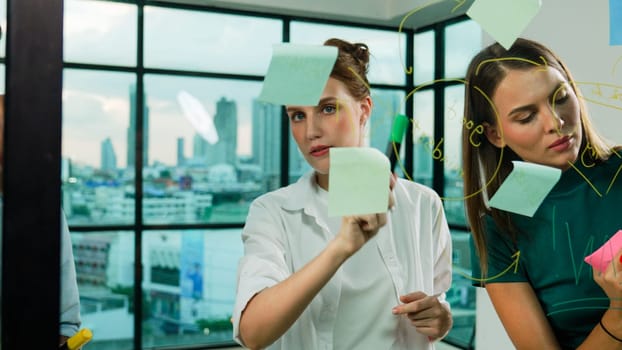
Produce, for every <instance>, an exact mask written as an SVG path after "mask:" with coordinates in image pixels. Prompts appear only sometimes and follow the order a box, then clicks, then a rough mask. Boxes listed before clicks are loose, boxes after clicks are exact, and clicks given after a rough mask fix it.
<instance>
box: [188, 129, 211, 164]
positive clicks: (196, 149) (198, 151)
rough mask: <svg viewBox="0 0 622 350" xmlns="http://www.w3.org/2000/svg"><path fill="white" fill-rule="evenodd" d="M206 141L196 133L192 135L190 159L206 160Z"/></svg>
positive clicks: (196, 161) (197, 161) (196, 160)
mask: <svg viewBox="0 0 622 350" xmlns="http://www.w3.org/2000/svg"><path fill="white" fill-rule="evenodd" d="M207 146H208V143H207V141H206V140H205V139H204V138H203V137H202V136H201V135H199V134H198V133H195V134H194V136H193V137H192V159H193V161H194V162H195V163H200V162H206V161H207V152H208V149H207Z"/></svg>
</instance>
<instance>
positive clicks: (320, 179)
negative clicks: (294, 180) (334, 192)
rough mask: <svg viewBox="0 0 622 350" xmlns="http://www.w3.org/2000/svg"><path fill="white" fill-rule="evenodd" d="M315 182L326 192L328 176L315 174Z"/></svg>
mask: <svg viewBox="0 0 622 350" xmlns="http://www.w3.org/2000/svg"><path fill="white" fill-rule="evenodd" d="M315 182H317V184H318V186H320V187H321V188H322V189H324V190H325V191H328V174H320V173H318V172H316V173H315Z"/></svg>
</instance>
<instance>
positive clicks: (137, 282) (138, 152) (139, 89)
mask: <svg viewBox="0 0 622 350" xmlns="http://www.w3.org/2000/svg"><path fill="white" fill-rule="evenodd" d="M137 5H138V9H137V10H138V11H137V16H138V18H137V21H136V25H137V33H136V34H137V35H136V40H137V43H136V95H135V96H134V98H135V99H136V101H135V102H136V103H135V106H136V111H134V115H135V116H136V124H135V125H136V128H135V138H134V139H135V144H134V159H135V164H134V167H135V169H134V187H135V188H134V193H135V196H134V224H135V230H134V349H136V350H140V349H142V344H143V339H142V338H143V332H142V329H143V327H142V318H143V317H142V316H143V307H142V305H143V300H142V298H143V285H142V281H143V266H142V244H143V243H142V241H143V239H142V236H143V161H144V162H147V163H148V162H149V159H143V155H144V154H145V152H143V149H144V147H149V145H145V144H144V142H143V140H144V138H143V135H144V133H145V132H149V130H143V129H144V120H145V118H146V116H145V115H144V111H145V108H144V104H145V103H146V101H145V93H144V8H145V5H144V0H138V1H137ZM130 114H131V112H130ZM128 147H130V145H128Z"/></svg>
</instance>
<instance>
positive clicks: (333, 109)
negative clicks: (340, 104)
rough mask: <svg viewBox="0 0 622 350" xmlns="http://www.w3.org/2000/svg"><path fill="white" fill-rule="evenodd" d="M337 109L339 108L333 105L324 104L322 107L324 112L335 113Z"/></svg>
mask: <svg viewBox="0 0 622 350" xmlns="http://www.w3.org/2000/svg"><path fill="white" fill-rule="evenodd" d="M336 111H337V108H336V107H335V106H333V105H328V106H324V107H322V113H324V114H333V113H335V112H336Z"/></svg>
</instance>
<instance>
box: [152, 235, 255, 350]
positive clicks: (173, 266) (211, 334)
mask: <svg viewBox="0 0 622 350" xmlns="http://www.w3.org/2000/svg"><path fill="white" fill-rule="evenodd" d="M240 233H241V230H240V229H231V230H208V231H199V230H193V231H152V232H146V233H145V235H144V236H143V249H142V252H143V266H144V280H143V289H144V293H145V297H146V300H145V302H144V304H143V305H144V306H145V310H144V318H143V330H144V332H143V346H145V347H151V346H179V345H189V344H214V343H223V342H228V341H231V339H232V326H231V321H230V319H231V315H232V311H233V303H234V298H235V288H236V269H237V264H238V260H239V259H240V257H241V256H242V254H243V247H242V240H241V238H240Z"/></svg>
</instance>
